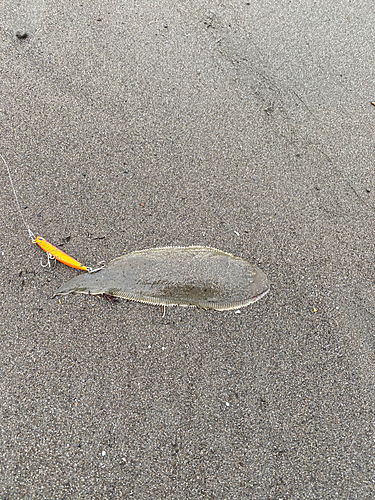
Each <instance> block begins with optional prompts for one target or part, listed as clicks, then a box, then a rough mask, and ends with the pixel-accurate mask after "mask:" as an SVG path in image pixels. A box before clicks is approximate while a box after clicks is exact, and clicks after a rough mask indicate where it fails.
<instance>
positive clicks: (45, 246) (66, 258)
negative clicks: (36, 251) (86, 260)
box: [33, 236, 88, 271]
mask: <svg viewBox="0 0 375 500" xmlns="http://www.w3.org/2000/svg"><path fill="white" fill-rule="evenodd" d="M33 243H36V244H37V245H38V246H39V247H40V248H41V249H42V250H44V251H45V252H46V253H47V254H49V255H52V256H53V257H54V258H55V259H56V260H58V261H59V262H62V263H63V264H65V265H66V266H69V267H73V268H74V269H80V270H81V271H88V268H87V267H86V266H84V265H83V264H81V263H80V262H78V260H76V259H73V257H71V256H70V255H68V254H67V253H65V252H63V251H62V250H60V248H57V247H55V245H52V243H50V242H49V241H47V240H45V239H44V238H42V237H41V236H36V237H35V239H34V240H33Z"/></svg>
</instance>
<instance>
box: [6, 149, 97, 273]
mask: <svg viewBox="0 0 375 500" xmlns="http://www.w3.org/2000/svg"><path fill="white" fill-rule="evenodd" d="M0 157H1V159H2V160H3V162H4V164H5V166H6V169H7V171H8V176H9V180H10V184H11V186H12V190H13V194H14V198H15V200H16V205H17V208H18V211H19V213H20V216H21V219H22V221H23V223H24V225H25V227H26V229H27V232H28V233H29V236H30V238H31V242H32V243H36V244H37V245H38V246H39V247H40V248H41V249H42V250H43V251H44V252H46V254H47V264H42V263H41V265H42V267H47V266H48V267H49V266H50V265H51V261H52V260H58V261H59V262H61V263H62V264H65V265H66V266H69V267H73V268H74V269H79V270H81V271H87V272H88V273H93V272H96V271H98V270H100V269H103V266H101V267H99V268H98V269H92V268H91V267H87V266H85V265H83V264H81V263H80V262H78V260H76V259H74V258H73V257H71V256H70V255H68V254H67V253H65V252H63V251H62V250H60V248H58V247H56V246H55V245H52V243H50V242H49V241H47V240H45V239H44V238H43V237H42V236H35V235H34V233H33V232H32V231H31V229H30V227H29V225H28V224H27V222H26V220H25V218H24V216H23V213H22V210H21V206H20V203H19V201H18V197H17V193H16V190H15V188H14V184H13V180H12V176H11V174H10V169H9V166H8V164H7V162H6V161H5V159H4V157H3V156H2V155H1V154H0Z"/></svg>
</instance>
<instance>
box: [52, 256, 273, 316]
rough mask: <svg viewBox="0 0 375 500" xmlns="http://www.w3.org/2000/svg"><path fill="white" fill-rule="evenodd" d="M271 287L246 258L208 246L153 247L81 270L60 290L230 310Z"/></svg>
mask: <svg viewBox="0 0 375 500" xmlns="http://www.w3.org/2000/svg"><path fill="white" fill-rule="evenodd" d="M268 291H269V281H268V279H267V276H266V275H265V274H264V273H263V272H262V271H261V270H260V269H258V268H257V267H255V266H253V265H252V264H250V263H249V262H247V261H246V260H244V259H242V258H240V257H235V256H233V255H231V254H229V253H226V252H222V251H221V250H217V249H215V248H209V247H203V246H190V247H164V248H150V249H145V250H139V251H135V252H131V253H129V254H127V255H122V256H121V257H118V258H117V259H114V260H112V261H111V262H110V263H109V264H108V265H107V266H106V267H105V268H104V269H102V270H100V271H98V272H96V273H92V274H80V275H79V276H76V277H75V278H73V279H71V280H70V281H68V282H66V283H65V284H63V285H62V286H61V287H60V288H59V289H58V290H57V291H56V292H55V295H54V296H56V295H67V294H69V293H84V294H88V295H102V294H103V295H106V296H113V297H120V298H124V299H127V300H134V301H137V302H144V303H147V304H153V305H161V306H197V307H202V308H204V309H215V310H217V311H227V310H231V309H240V308H241V307H245V306H248V305H249V304H251V303H253V302H255V301H256V300H258V299H260V298H261V297H263V296H264V295H265V294H266V293H267V292H268Z"/></svg>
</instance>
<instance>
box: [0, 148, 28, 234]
mask: <svg viewBox="0 0 375 500" xmlns="http://www.w3.org/2000/svg"><path fill="white" fill-rule="evenodd" d="M0 156H1V159H2V160H3V162H4V164H5V166H6V169H7V171H8V176H9V180H10V185H11V186H12V190H13V194H14V199H15V200H16V204H17V208H18V211H19V213H20V216H21V219H22V221H23V223H24V224H25V227H26V229H27V232H28V233H29V236H30V238H31V240H32V241H34V240H35V234H34V233H33V232H32V231H31V229H30V227H29V225H28V224H27V222H26V220H25V218H24V216H23V213H22V208H21V205H20V202H19V201H18V196H17V193H16V190H15V188H14V184H13V180H12V176H11V174H10V169H9V166H8V163H7V162H6V161H5V158H4V157H3V155H2V154H0Z"/></svg>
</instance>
